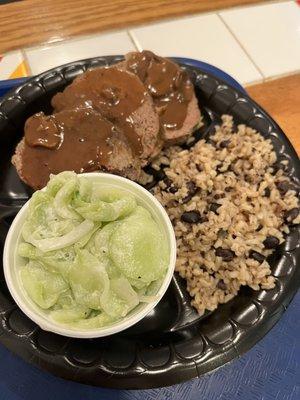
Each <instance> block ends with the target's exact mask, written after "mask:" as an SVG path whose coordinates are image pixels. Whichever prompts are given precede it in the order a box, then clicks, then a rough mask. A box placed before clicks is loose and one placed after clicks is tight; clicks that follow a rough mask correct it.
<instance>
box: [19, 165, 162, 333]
mask: <svg viewBox="0 0 300 400" xmlns="http://www.w3.org/2000/svg"><path fill="white" fill-rule="evenodd" d="M21 235H22V236H21V242H20V244H19V246H18V254H19V255H20V256H21V257H22V260H23V262H22V266H21V268H20V277H21V281H22V284H23V287H24V289H25V291H26V293H27V294H28V296H29V297H30V298H31V300H33V301H34V302H35V303H36V304H37V305H38V306H39V307H40V308H41V309H43V310H45V311H46V312H47V313H49V314H50V318H52V319H53V320H55V321H56V322H58V323H61V324H64V325H68V326H71V327H73V328H78V329H93V328H100V327H103V326H106V325H110V324H111V323H113V322H114V321H117V320H120V319H121V318H124V317H125V316H126V315H127V314H128V313H129V312H130V311H131V310H133V309H134V308H135V307H136V306H138V304H139V303H141V302H151V301H154V300H155V299H156V297H155V295H156V293H157V291H158V289H159V287H160V286H161V283H162V281H163V278H164V277H165V274H166V272H167V267H168V263H169V252H168V244H167V240H166V238H165V237H164V235H163V233H162V232H161V230H160V228H159V226H158V225H157V223H156V222H155V221H154V219H153V218H152V216H151V214H150V213H149V212H148V211H147V210H146V209H145V208H144V207H142V206H141V205H139V204H138V202H137V201H136V199H135V197H134V196H133V195H131V194H128V193H127V192H125V191H121V190H117V189H114V188H107V187H103V186H101V185H100V184H99V183H97V182H93V181H92V180H91V179H86V178H84V177H80V175H76V174H75V173H73V172H62V173H60V174H58V175H53V176H51V178H50V181H49V183H48V185H47V187H46V188H45V189H44V190H42V191H37V192H35V193H34V194H33V196H32V198H31V200H30V203H29V211H28V214H27V217H26V221H25V223H24V225H23V229H22V231H21Z"/></svg>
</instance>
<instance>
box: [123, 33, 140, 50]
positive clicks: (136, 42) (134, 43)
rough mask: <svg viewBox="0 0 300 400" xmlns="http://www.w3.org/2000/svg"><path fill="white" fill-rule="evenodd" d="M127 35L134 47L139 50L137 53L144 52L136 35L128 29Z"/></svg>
mask: <svg viewBox="0 0 300 400" xmlns="http://www.w3.org/2000/svg"><path fill="white" fill-rule="evenodd" d="M127 34H128V36H129V38H130V40H131V42H132V44H133V45H134V47H135V48H136V50H137V51H142V50H143V48H142V46H141V45H140V43H139V41H138V39H137V37H136V35H135V33H134V32H133V31H132V30H130V29H128V31H127Z"/></svg>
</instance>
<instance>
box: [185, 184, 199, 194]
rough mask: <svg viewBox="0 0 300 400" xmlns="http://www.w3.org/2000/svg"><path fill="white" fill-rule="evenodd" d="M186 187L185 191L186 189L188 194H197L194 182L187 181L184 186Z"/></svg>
mask: <svg viewBox="0 0 300 400" xmlns="http://www.w3.org/2000/svg"><path fill="white" fill-rule="evenodd" d="M186 187H187V189H188V191H189V192H190V193H194V194H196V192H197V190H198V187H197V185H196V184H195V182H193V181H189V182H188V183H187V184H186Z"/></svg>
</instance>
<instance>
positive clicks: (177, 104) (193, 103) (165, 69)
mask: <svg viewBox="0 0 300 400" xmlns="http://www.w3.org/2000/svg"><path fill="white" fill-rule="evenodd" d="M117 66H118V68H119V69H122V70H123V69H126V70H128V71H130V72H133V73H135V74H136V75H137V76H138V77H139V78H140V79H141V81H142V82H143V83H144V85H145V87H146V88H147V89H148V93H149V94H150V95H151V96H152V98H153V101H154V105H155V107H156V110H157V112H158V114H159V116H160V124H161V131H162V138H163V140H164V142H165V144H166V145H171V144H176V143H183V142H184V141H185V140H186V139H187V138H188V137H189V136H190V135H191V134H192V133H193V131H194V130H195V129H196V127H198V125H199V123H200V122H201V114H200V110H199V106H198V101H197V98H196V96H195V92H194V88H193V85H192V83H191V81H190V79H189V77H188V75H187V74H186V73H185V72H184V71H183V70H182V69H181V68H180V67H179V66H178V65H177V64H175V63H174V62H173V61H171V60H169V59H167V58H163V57H158V56H156V55H155V54H154V53H152V52H150V51H146V50H145V51H143V52H140V53H139V52H131V53H128V54H127V55H126V56H125V61H124V62H121V63H119V64H117ZM170 105H171V106H172V107H169V106H170ZM179 114H181V118H179Z"/></svg>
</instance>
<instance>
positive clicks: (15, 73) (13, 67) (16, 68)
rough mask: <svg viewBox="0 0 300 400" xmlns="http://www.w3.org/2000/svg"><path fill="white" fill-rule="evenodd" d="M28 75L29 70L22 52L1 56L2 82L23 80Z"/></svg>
mask: <svg viewBox="0 0 300 400" xmlns="http://www.w3.org/2000/svg"><path fill="white" fill-rule="evenodd" d="M27 75H28V69H27V67H26V63H25V61H24V57H23V54H22V52H21V51H13V52H11V53H7V54H3V55H0V80H4V79H13V78H21V77H24V76H27Z"/></svg>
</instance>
